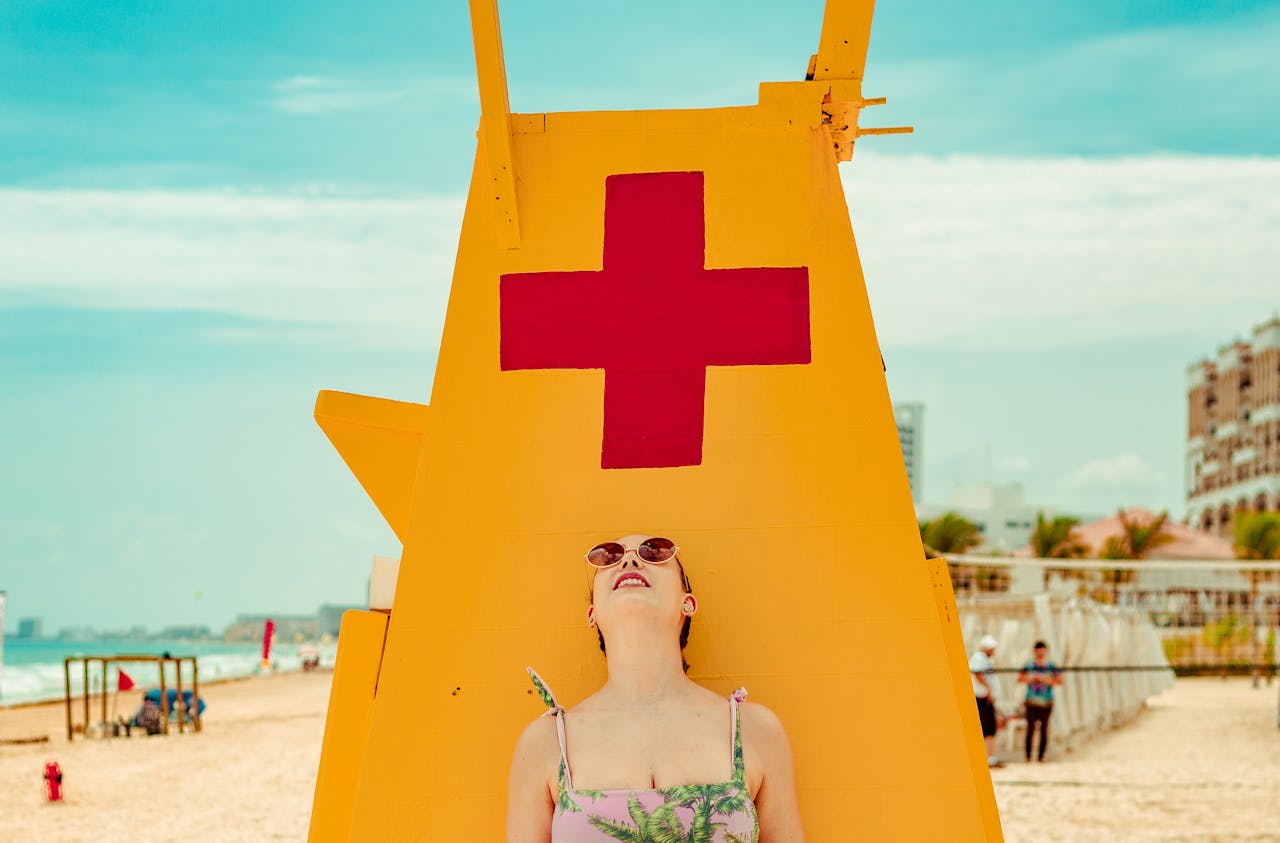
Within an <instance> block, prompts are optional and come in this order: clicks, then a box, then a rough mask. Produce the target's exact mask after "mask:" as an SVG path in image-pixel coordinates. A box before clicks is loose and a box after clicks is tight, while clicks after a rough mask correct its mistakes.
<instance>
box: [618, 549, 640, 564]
mask: <svg viewBox="0 0 1280 843" xmlns="http://www.w3.org/2000/svg"><path fill="white" fill-rule="evenodd" d="M628 562H630V563H631V567H632V568H639V567H640V554H639V553H637V552H636V551H634V550H628V551H627V553H626V555H624V556H623V557H622V567H624V568H625V567H627V563H628Z"/></svg>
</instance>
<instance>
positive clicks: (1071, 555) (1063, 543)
mask: <svg viewBox="0 0 1280 843" xmlns="http://www.w3.org/2000/svg"><path fill="white" fill-rule="evenodd" d="M1079 523H1080V519H1078V518H1071V517H1069V516H1066V515H1055V516H1054V517H1053V520H1052V521H1050V520H1049V519H1047V518H1045V517H1044V513H1043V512H1037V513H1036V528H1035V529H1034V530H1032V531H1031V553H1032V555H1033V556H1035V557H1036V558H1037V559H1079V558H1081V557H1085V556H1088V555H1089V550H1090V548H1089V545H1087V544H1085V543H1084V542H1083V541H1081V540H1080V533H1079V531H1078V530H1076V525H1078V524H1079ZM1054 570H1055V569H1052V568H1045V569H1044V590H1045V591H1048V590H1049V575H1050V574H1051V573H1053V571H1054ZM1060 573H1063V574H1065V573H1066V571H1065V570H1062V571H1060Z"/></svg>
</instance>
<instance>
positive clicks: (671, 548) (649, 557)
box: [636, 538, 676, 563]
mask: <svg viewBox="0 0 1280 843" xmlns="http://www.w3.org/2000/svg"><path fill="white" fill-rule="evenodd" d="M636 552H637V553H639V554H640V558H641V559H643V560H644V561H646V562H655V563H656V562H666V561H667V560H668V559H670V558H671V557H672V556H675V555H676V545H675V542H673V541H671V540H670V539H657V538H654V539H649V540H647V541H646V542H645V543H644V544H642V545H640V547H639V549H638V550H637V551H636Z"/></svg>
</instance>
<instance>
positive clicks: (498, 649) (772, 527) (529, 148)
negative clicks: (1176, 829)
mask: <svg viewBox="0 0 1280 843" xmlns="http://www.w3.org/2000/svg"><path fill="white" fill-rule="evenodd" d="M872 6H873V3H872V2H871V0H829V2H828V5H827V8H826V13H825V17H824V20H823V23H822V34H821V38H820V41H819V49H818V52H817V55H815V56H814V57H813V58H812V59H811V60H810V63H809V69H808V73H807V74H806V79H805V80H804V81H796V82H769V83H764V84H762V85H761V86H760V95H759V102H758V103H757V104H756V105H750V106H742V107H731V108H717V109H695V110H676V111H633V112H584V113H546V114H512V113H510V110H509V107H508V104H507V93H506V78H505V71H504V67H503V60H502V46H501V37H500V35H499V29H498V18H497V9H496V7H495V5H494V0H471V13H472V26H473V31H474V37H475V47H476V59H477V67H478V71H479V81H480V99H481V105H482V112H483V114H482V118H481V127H480V132H479V149H478V152H477V155H476V162H475V170H474V174H473V177H472V182H471V190H470V195H469V198H468V202H467V208H466V216H465V219H464V221H463V226H462V234H461V241H460V244H459V248H458V259H457V265H456V268H455V273H454V279H453V289H452V294H451V297H450V300H449V308H448V314H447V318H446V322H445V330H444V338H443V342H442V346H441V350H440V358H439V365H438V367H437V370H436V376H435V385H434V387H433V390H432V399H431V406H430V407H429V408H428V407H426V406H423V405H415V404H404V403H399V402H393V401H386V400H381V399H376V398H366V397H361V396H356V395H346V394H340V393H328V392H325V393H321V395H320V397H319V400H318V402H317V405H316V418H317V420H318V421H319V423H320V424H321V426H322V427H323V428H324V430H325V432H326V433H327V434H328V435H329V437H330V439H331V440H332V442H333V443H334V445H335V446H336V447H337V449H338V451H339V452H340V453H341V455H342V456H343V458H344V459H345V460H346V462H347V463H348V465H349V466H350V467H351V469H352V471H353V472H354V473H355V475H356V477H357V478H358V479H359V480H360V482H361V483H362V484H363V486H364V488H365V489H366V491H367V492H368V493H369V495H370V497H371V498H372V499H373V501H374V503H375V504H376V505H377V506H378V508H379V510H380V511H381V512H382V514H383V515H384V516H385V517H386V519H387V521H388V522H389V523H390V525H391V526H392V528H393V529H394V530H395V532H396V534H397V535H398V536H399V537H400V538H401V540H402V541H403V542H404V554H403V558H402V565H401V572H400V575H399V583H398V587H397V591H396V594H395V602H394V608H393V610H392V611H391V613H390V614H389V615H387V614H382V613H377V612H353V613H349V614H348V615H347V616H346V618H345V619H344V622H343V627H342V637H341V641H340V644H339V651H338V663H337V673H336V675H335V677H334V685H333V693H332V698H331V702H330V708H329V717H328V723H327V727H326V732H325V742H324V749H323V754H322V758H321V764H320V773H319V779H318V781H317V786H316V800H315V807H314V811H313V815H312V824H311V838H310V839H311V840H312V841H313V842H314V843H318V841H348V840H350V841H365V840H396V841H409V840H415V841H416V840H423V841H446V840H448V841H461V840H466V841H497V840H500V839H501V838H502V834H503V831H502V829H503V821H504V820H503V817H504V807H505V786H506V774H507V768H508V764H509V762H510V755H511V750H512V747H513V744H514V741H515V738H516V736H517V734H518V733H519V731H520V729H521V728H522V727H523V726H524V725H525V724H526V723H527V722H528V721H529V720H531V719H532V718H534V717H536V716H538V715H539V714H540V713H541V711H542V704H541V702H539V700H538V698H537V697H536V696H535V695H533V694H532V690H531V688H530V687H529V685H528V680H527V677H526V675H525V672H524V668H525V666H526V665H529V664H534V665H537V667H538V669H539V670H540V672H541V673H542V674H543V675H544V676H545V677H546V678H547V680H548V682H549V683H550V684H551V685H552V687H554V688H555V689H556V691H557V693H558V694H559V696H560V698H561V700H562V701H564V702H568V703H572V702H574V701H576V700H577V699H580V698H582V697H583V696H585V695H587V694H588V693H590V692H591V691H592V690H594V689H595V688H596V687H598V686H599V685H600V684H601V683H602V682H603V679H604V663H603V660H602V659H601V657H600V654H599V653H598V652H597V651H596V642H595V639H594V636H593V634H592V633H591V632H590V631H589V630H588V629H587V628H586V627H585V626H584V625H583V613H584V610H585V603H584V600H583V596H584V595H583V569H582V562H581V559H582V553H583V551H584V549H585V548H588V547H590V546H592V545H593V544H595V543H596V542H598V541H601V540H602V539H608V538H612V537H614V536H617V535H621V534H625V533H629V532H632V531H634V530H637V529H643V530H658V531H661V533H662V534H663V535H667V536H670V537H672V538H674V539H676V540H678V542H679V544H680V546H681V549H682V557H683V558H684V560H685V562H686V566H687V568H688V570H689V574H690V576H691V578H692V579H693V582H694V584H695V586H696V589H697V592H698V595H699V597H700V605H701V607H702V608H701V611H700V612H699V614H698V617H697V619H696V621H695V623H694V627H693V635H692V639H691V642H690V645H689V649H688V653H687V656H688V660H689V661H690V663H691V664H692V671H691V675H692V676H693V677H694V678H695V679H697V680H698V681H700V682H701V683H703V684H705V685H707V686H708V687H711V688H713V689H715V690H718V691H720V692H723V693H727V692H728V691H729V690H731V689H732V688H734V687H737V686H739V685H746V686H747V687H749V688H750V690H751V693H752V695H753V697H754V698H756V699H758V700H760V701H762V702H764V703H765V704H767V705H769V706H770V707H771V708H773V709H774V711H776V712H777V713H778V715H779V716H780V717H781V718H782V720H783V722H784V723H785V724H786V727H787V729H788V732H789V734H790V737H791V742H792V746H793V749H794V752H795V758H796V772H797V779H798V786H799V797H800V801H801V809H802V812H803V816H804V823H805V830H806V835H807V839H808V840H810V841H816V842H817V843H835V841H842V840H849V839H859V840H874V841H937V840H947V841H997V840H999V839H1000V828H999V820H998V817H997V814H996V808H995V800H994V797H993V793H992V788H991V781H990V778H989V776H988V773H987V767H986V757H985V753H984V751H983V747H982V741H981V737H980V730H979V727H978V722H977V716H976V710H975V708H974V703H973V698H972V691H971V689H970V685H969V677H968V669H967V666H966V662H965V657H964V653H963V650H962V644H961V639H960V633H959V627H958V625H957V618H956V611H955V605H954V600H953V597H952V593H951V585H950V581H949V579H948V576H947V571H946V566H945V564H943V563H941V562H937V561H935V562H926V561H925V560H924V558H923V553H922V550H921V544H920V539H919V533H918V529H917V525H916V520H915V514H914V510H913V508H912V504H911V498H910V494H909V491H908V487H907V480H906V475H905V472H904V470H903V463H902V458H901V455H900V452H899V449H898V440H897V433H896V428H895V425H894V421H893V416H892V412H891V408H890V402H889V397H888V394H887V392H886V389H885V380H884V373H883V367H882V361H881V356H880V350H879V347H878V345H877V341H876V336H875V329H874V327H873V325H872V320H871V312H870V309H869V307H868V303H867V296H866V291H865V288H864V284H863V278H862V271H861V268H860V266H859V263H858V254H857V250H856V247H855V245H854V239H853V232H852V230H851V228H850V224H849V215H848V210H847V207H846V204H845V198H844V193H843V189H842V186H841V182H840V177H839V174H838V172H837V164H838V163H839V162H841V161H847V160H849V158H850V156H851V155H852V153H853V148H854V143H855V141H856V140H857V138H858V137H860V136H862V135H866V134H875V133H883V132H887V131H895V130H877V129H863V128H859V125H858V124H859V118H860V116H861V112H862V109H863V108H865V107H867V106H871V105H875V104H877V103H879V102H883V100H876V99H868V98H865V97H864V96H863V92H862V71H863V65H864V61H865V57H866V49H867V43H868V38H869V34H870V28H871V16H872Z"/></svg>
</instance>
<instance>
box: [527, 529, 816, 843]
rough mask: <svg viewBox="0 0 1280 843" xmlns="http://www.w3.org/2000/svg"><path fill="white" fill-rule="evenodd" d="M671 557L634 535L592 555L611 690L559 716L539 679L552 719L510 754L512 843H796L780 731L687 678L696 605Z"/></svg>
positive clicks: (795, 813) (594, 604) (595, 612)
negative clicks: (662, 842)
mask: <svg viewBox="0 0 1280 843" xmlns="http://www.w3.org/2000/svg"><path fill="white" fill-rule="evenodd" d="M676 552H677V549H676V546H675V545H674V544H673V543H672V542H671V541H670V540H668V539H663V538H658V537H654V536H646V535H632V536H625V537H623V538H621V539H619V540H618V541H617V542H606V543H604V544H600V545H597V546H596V547H594V548H592V549H591V551H590V552H589V553H588V554H587V562H588V563H589V565H590V568H589V570H590V572H591V575H592V587H591V605H590V607H589V608H588V609H587V625H588V626H589V627H593V628H594V629H596V630H597V632H598V634H599V637H600V648H601V649H602V650H604V651H605V655H606V658H607V661H608V668H609V678H608V680H607V681H606V682H605V684H604V687H603V688H601V689H600V690H599V691H597V692H596V693H595V694H593V695H592V696H590V697H588V698H587V699H585V700H583V701H582V702H581V703H579V704H578V705H576V706H574V707H573V708H572V709H570V710H568V711H567V712H566V711H564V710H563V709H561V708H560V707H559V706H558V705H556V704H555V700H554V698H553V697H552V696H551V694H550V692H549V691H548V690H547V689H546V688H545V686H543V685H542V683H541V682H540V680H538V678H537V676H536V674H535V675H534V680H535V683H536V684H537V685H538V689H539V691H540V692H541V693H542V695H543V699H544V700H545V701H546V702H547V705H548V706H549V707H550V710H549V711H548V712H547V714H548V715H549V716H543V717H540V718H538V719H537V720H535V721H534V722H533V723H531V724H530V725H529V726H528V728H526V729H525V730H524V733H523V734H522V735H521V736H520V740H519V741H518V742H517V744H516V749H515V757H514V759H513V761H512V764H511V780H510V786H509V791H508V804H507V843H548V841H552V843H592V842H593V841H611V840H628V839H633V840H635V841H647V840H681V841H691V843H744V842H745V841H752V843H755V841H759V843H792V841H803V840H804V833H803V832H802V831H801V828H800V813H799V809H798V808H797V805H796V794H795V774H794V772H793V770H792V766H791V748H790V746H789V744H788V742H787V736H786V732H785V731H784V730H783V728H782V724H781V723H780V722H779V721H778V718H777V717H776V716H775V715H774V714H773V712H771V711H769V709H767V708H765V707H764V706H761V705H756V704H754V703H743V702H742V698H743V697H744V696H745V691H742V690H739V691H738V692H735V694H734V695H733V697H731V698H730V700H729V701H728V702H726V701H725V700H724V699H723V698H721V697H719V696H717V695H716V694H714V693H712V692H711V691H708V690H707V689H705V688H703V687H702V686H700V685H698V684H696V683H694V682H693V681H692V680H690V679H689V678H688V677H687V676H686V675H685V665H684V659H683V656H682V654H681V651H682V650H683V648H684V644H685V642H686V641H687V640H688V633H689V623H690V619H691V618H692V617H693V615H694V613H695V612H696V611H697V609H698V600H697V598H696V597H695V596H694V595H693V593H692V588H691V587H690V586H689V580H688V578H687V577H686V576H685V573H684V566H683V565H682V564H681V563H680V560H679V559H678V558H677V556H676ZM530 672H531V673H532V671H530ZM627 832H631V833H632V834H633V836H630V837H629V836H626V834H627Z"/></svg>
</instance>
